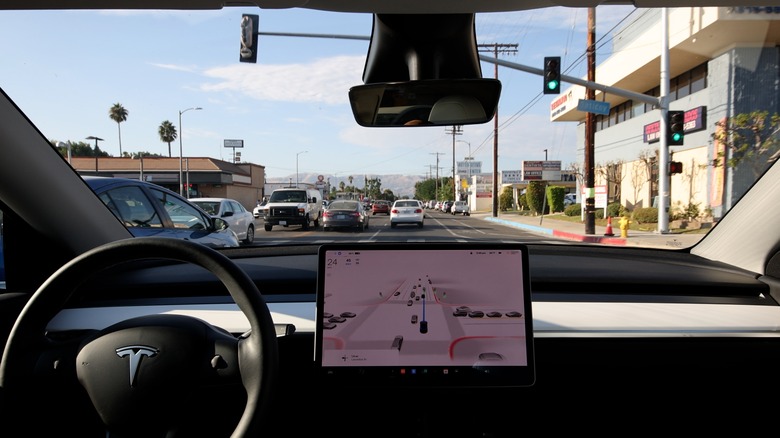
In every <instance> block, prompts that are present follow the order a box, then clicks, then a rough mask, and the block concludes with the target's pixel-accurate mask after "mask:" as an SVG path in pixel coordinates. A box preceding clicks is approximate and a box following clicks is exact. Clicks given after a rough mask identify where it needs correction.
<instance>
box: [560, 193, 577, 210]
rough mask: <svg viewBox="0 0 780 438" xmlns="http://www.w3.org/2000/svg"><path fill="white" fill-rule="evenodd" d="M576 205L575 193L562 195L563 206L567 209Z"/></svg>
mask: <svg viewBox="0 0 780 438" xmlns="http://www.w3.org/2000/svg"><path fill="white" fill-rule="evenodd" d="M576 203H577V195H576V194H575V193H567V194H565V195H563V206H564V207H568V206H570V205H573V204H576Z"/></svg>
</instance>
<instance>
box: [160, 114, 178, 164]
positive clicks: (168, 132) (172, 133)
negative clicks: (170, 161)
mask: <svg viewBox="0 0 780 438" xmlns="http://www.w3.org/2000/svg"><path fill="white" fill-rule="evenodd" d="M157 133H158V134H160V140H161V141H163V142H165V143H168V157H170V156H171V142H173V141H175V140H176V138H177V137H178V134H176V127H175V126H173V123H171V122H170V121H169V120H165V121H164V122H162V123H161V124H160V127H159V128H157Z"/></svg>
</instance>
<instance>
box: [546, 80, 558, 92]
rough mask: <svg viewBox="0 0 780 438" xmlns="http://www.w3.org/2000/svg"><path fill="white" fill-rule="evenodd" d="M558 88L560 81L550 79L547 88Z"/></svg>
mask: <svg viewBox="0 0 780 438" xmlns="http://www.w3.org/2000/svg"><path fill="white" fill-rule="evenodd" d="M557 88H558V81H548V82H547V89H548V90H555V89H557Z"/></svg>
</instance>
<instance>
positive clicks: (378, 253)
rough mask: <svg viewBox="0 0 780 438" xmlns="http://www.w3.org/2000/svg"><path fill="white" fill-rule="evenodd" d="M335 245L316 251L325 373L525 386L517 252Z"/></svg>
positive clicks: (525, 310)
mask: <svg viewBox="0 0 780 438" xmlns="http://www.w3.org/2000/svg"><path fill="white" fill-rule="evenodd" d="M333 245H335V246H332V247H331V246H327V245H326V246H324V247H323V248H322V249H321V252H320V272H319V290H318V308H317V310H318V315H317V316H318V329H317V337H318V339H317V361H318V363H319V364H320V365H321V366H322V367H323V369H324V370H325V371H326V374H333V375H337V374H342V373H345V372H346V373H353V372H354V371H355V370H359V372H360V374H361V375H369V376H375V377H377V378H379V379H383V378H392V379H393V380H394V381H398V380H401V381H402V382H403V381H404V379H405V378H408V379H409V381H410V382H411V381H415V382H421V383H423V384H428V383H431V382H441V383H443V384H447V383H450V382H454V381H458V380H460V381H463V380H468V381H469V382H475V383H476V384H481V383H482V382H479V381H480V380H484V381H486V382H487V381H491V379H492V380H493V381H496V380H495V379H497V378H499V377H501V376H502V375H503V376H504V377H510V378H511V379H514V380H515V381H517V382H518V383H522V384H528V382H527V381H526V380H527V379H528V378H532V376H533V373H532V371H533V348H532V337H533V334H532V324H531V320H530V318H531V316H530V297H529V290H528V278H527V260H526V257H527V255H526V252H525V251H526V249H525V248H524V247H522V246H521V245H519V244H518V245H510V244H506V245H493V246H484V245H478V246H471V245H459V246H448V245H445V246H436V245H421V246H414V247H409V246H406V247H400V246H394V245H389V246H388V245H381V244H380V245H378V246H374V245H371V246H368V247H367V246H366V245H365V244H362V245H352V246H351V247H350V245H346V246H345V245H343V244H342V245H338V244H333ZM475 371H477V372H475ZM510 372H511V375H510V374H509V373H510ZM485 375H488V376H487V377H486V376H485ZM529 376H530V377H529ZM414 379H416V380H414ZM475 379H476V381H475ZM521 381H523V382H521Z"/></svg>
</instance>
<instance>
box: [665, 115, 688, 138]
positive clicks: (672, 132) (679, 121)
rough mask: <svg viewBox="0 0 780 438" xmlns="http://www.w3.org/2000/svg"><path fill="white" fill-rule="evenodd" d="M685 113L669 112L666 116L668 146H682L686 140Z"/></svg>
mask: <svg viewBox="0 0 780 438" xmlns="http://www.w3.org/2000/svg"><path fill="white" fill-rule="evenodd" d="M684 131H685V111H668V112H667V115H666V144H667V145H668V146H680V145H682V144H683V140H685V132H684Z"/></svg>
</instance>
